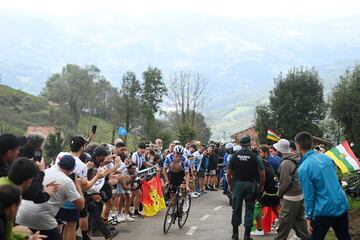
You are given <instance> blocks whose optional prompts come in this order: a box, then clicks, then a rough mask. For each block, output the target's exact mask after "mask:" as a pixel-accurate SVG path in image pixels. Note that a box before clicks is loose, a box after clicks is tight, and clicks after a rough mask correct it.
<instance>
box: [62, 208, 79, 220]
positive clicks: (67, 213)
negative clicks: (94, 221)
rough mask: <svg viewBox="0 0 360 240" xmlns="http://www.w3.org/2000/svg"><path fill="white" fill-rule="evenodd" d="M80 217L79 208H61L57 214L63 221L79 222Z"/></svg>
mask: <svg viewBox="0 0 360 240" xmlns="http://www.w3.org/2000/svg"><path fill="white" fill-rule="evenodd" d="M79 218H80V211H79V210H78V209H68V208H60V210H59V212H58V213H57V215H56V219H59V220H60V221H61V222H77V221H79Z"/></svg>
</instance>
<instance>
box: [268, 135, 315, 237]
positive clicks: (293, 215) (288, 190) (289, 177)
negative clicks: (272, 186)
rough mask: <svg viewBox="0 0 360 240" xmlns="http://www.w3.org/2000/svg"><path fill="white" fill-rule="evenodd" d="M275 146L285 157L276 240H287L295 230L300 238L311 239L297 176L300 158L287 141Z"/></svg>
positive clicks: (280, 141) (281, 172)
mask: <svg viewBox="0 0 360 240" xmlns="http://www.w3.org/2000/svg"><path fill="white" fill-rule="evenodd" d="M273 146H274V148H275V149H276V150H277V151H278V152H280V153H281V154H282V156H283V160H282V162H281V165H280V168H279V173H280V179H279V190H278V196H279V197H280V198H281V199H282V202H281V209H280V214H279V223H280V225H279V228H278V229H277V235H276V238H275V239H276V240H286V239H287V237H288V235H289V233H290V231H291V229H294V230H295V232H296V235H297V236H298V237H299V238H301V239H309V234H308V232H307V225H306V220H305V217H304V212H305V209H304V195H303V193H302V191H301V186H300V184H299V180H298V174H297V168H298V165H299V160H300V159H299V156H298V155H297V153H295V152H293V151H291V149H290V142H289V141H288V140H286V139H280V140H279V142H277V143H275V144H274V145H273Z"/></svg>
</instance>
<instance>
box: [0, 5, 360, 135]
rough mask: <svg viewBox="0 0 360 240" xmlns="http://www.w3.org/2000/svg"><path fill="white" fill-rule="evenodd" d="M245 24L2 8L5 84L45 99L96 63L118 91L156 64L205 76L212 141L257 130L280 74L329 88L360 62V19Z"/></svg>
mask: <svg viewBox="0 0 360 240" xmlns="http://www.w3.org/2000/svg"><path fill="white" fill-rule="evenodd" d="M305 20H306V19H304V22H298V21H284V19H281V18H278V19H262V20H239V19H230V18H224V17H216V16H211V15H204V14H195V13H189V12H169V13H163V14H157V15H148V16H146V17H141V18H139V17H125V16H120V15H118V14H116V13H112V12H108V11H98V12H93V13H89V14H86V15H81V16H78V17H66V18H59V17H54V16H46V15H40V16H32V15H23V14H21V13H16V12H13V13H5V12H0V32H1V35H2V37H1V38H0V52H1V54H0V74H1V83H2V84H6V85H10V86H12V87H15V88H19V89H22V90H24V91H26V92H29V93H32V94H38V93H39V92H40V91H41V89H42V87H43V86H44V83H45V81H46V79H47V78H48V77H49V76H50V75H51V73H53V72H57V71H60V70H61V67H62V66H63V65H65V64H66V63H76V64H80V65H86V64H94V65H96V66H98V67H99V68H100V69H101V70H102V73H103V75H104V76H105V77H106V78H107V79H108V80H110V81H112V83H113V84H114V85H115V86H120V82H121V77H122V74H123V73H124V72H125V71H127V70H133V71H135V72H136V73H137V75H138V77H139V78H140V77H141V72H142V71H143V70H144V69H145V68H146V67H147V66H148V65H152V66H156V67H159V68H160V69H161V70H163V72H164V74H165V78H166V79H168V78H170V77H171V76H172V75H173V74H174V72H177V71H181V70H184V71H191V72H199V73H201V74H203V76H204V77H205V78H207V79H208V80H209V82H210V84H209V85H210V89H211V92H209V101H207V104H206V106H205V107H204V113H205V115H206V116H207V118H208V122H209V124H210V125H211V126H212V130H213V138H215V139H220V138H222V137H225V138H227V137H229V136H230V135H231V134H232V133H234V132H236V131H237V130H240V129H242V128H245V127H248V126H249V125H251V124H252V123H251V120H252V117H253V110H254V106H255V105H256V104H257V103H259V102H261V101H265V100H266V98H267V96H268V93H269V90H270V89H271V87H272V86H273V78H274V77H276V76H277V75H278V74H279V72H280V71H283V72H286V71H287V70H288V69H289V68H291V67H294V66H300V65H303V66H309V67H312V66H314V67H316V68H317V69H318V70H319V72H320V76H321V77H322V79H323V80H324V84H325V87H326V91H327V92H329V90H330V89H331V87H332V86H333V85H334V84H335V83H336V81H337V79H338V76H339V75H340V74H341V73H343V72H344V71H345V69H346V68H348V67H351V66H353V65H354V64H355V62H356V61H357V60H358V59H360V31H358V26H359V24H360V15H359V16H353V17H349V18H344V19H335V20H327V21H323V22H307V21H305Z"/></svg>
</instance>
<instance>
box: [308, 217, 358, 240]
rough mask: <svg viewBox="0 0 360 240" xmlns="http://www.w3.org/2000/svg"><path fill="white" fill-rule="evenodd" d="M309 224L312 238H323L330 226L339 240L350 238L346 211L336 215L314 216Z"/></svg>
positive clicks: (318, 239) (313, 239) (320, 239)
mask: <svg viewBox="0 0 360 240" xmlns="http://www.w3.org/2000/svg"><path fill="white" fill-rule="evenodd" d="M311 226H312V227H313V232H312V235H311V239H312V240H323V239H325V236H326V234H327V232H328V231H329V229H330V227H332V229H333V230H334V232H335V235H336V237H337V238H338V239H339V240H350V239H351V238H350V235H349V217H348V212H347V211H346V212H345V213H344V214H342V215H340V216H338V217H326V216H321V217H315V219H313V220H312V221H311Z"/></svg>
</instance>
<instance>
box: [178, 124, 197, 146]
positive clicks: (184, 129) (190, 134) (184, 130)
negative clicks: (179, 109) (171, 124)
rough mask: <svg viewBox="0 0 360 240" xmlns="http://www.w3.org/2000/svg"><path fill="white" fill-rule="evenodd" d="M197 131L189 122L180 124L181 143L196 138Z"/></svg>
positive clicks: (179, 135) (179, 137) (179, 136)
mask: <svg viewBox="0 0 360 240" xmlns="http://www.w3.org/2000/svg"><path fill="white" fill-rule="evenodd" d="M195 136H196V134H195V131H194V129H193V128H191V127H190V126H189V125H188V124H183V125H181V126H180V129H179V134H178V139H179V141H180V142H181V143H183V144H184V143H185V142H186V141H189V140H193V139H195Z"/></svg>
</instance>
